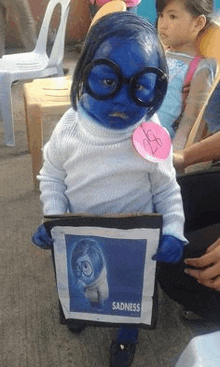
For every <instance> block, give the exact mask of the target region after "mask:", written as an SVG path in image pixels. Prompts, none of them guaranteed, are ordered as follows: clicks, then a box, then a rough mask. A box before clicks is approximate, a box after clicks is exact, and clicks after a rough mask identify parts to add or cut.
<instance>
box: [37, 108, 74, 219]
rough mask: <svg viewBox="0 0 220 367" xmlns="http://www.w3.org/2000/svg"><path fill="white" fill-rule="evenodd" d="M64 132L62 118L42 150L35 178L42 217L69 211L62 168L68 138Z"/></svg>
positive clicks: (63, 120)
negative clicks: (41, 157) (37, 183)
mask: <svg viewBox="0 0 220 367" xmlns="http://www.w3.org/2000/svg"><path fill="white" fill-rule="evenodd" d="M64 117H65V115H64ZM66 130H67V127H66V126H65V118H62V119H61V120H60V122H59V123H58V124H57V126H56V128H55V129H54V131H53V133H52V135H51V138H50V140H49V141H48V142H47V143H46V145H45V147H44V150H43V158H44V163H43V167H42V169H41V170H40V173H39V175H38V176H37V178H38V180H39V181H40V191H41V195H40V200H41V202H42V203H43V213H44V215H59V214H64V213H67V212H68V211H69V201H68V198H67V197H66V195H65V191H66V184H65V177H66V171H65V169H64V167H63V165H64V161H65V146H66V145H68V144H67V142H66V141H65V140H66V136H68V134H66Z"/></svg>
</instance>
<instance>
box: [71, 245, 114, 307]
mask: <svg viewBox="0 0 220 367" xmlns="http://www.w3.org/2000/svg"><path fill="white" fill-rule="evenodd" d="M71 265H72V270H73V273H74V276H75V278H76V284H75V286H76V288H77V289H78V290H79V291H80V292H81V293H83V295H84V296H85V297H86V298H88V300H89V302H90V304H91V306H92V307H98V308H100V307H102V305H103V303H104V301H105V300H107V299H108V296H109V288H108V280H107V268H106V261H105V258H104V255H103V252H102V250H101V248H100V246H99V245H98V243H97V242H96V241H95V240H93V239H90V238H86V239H83V240H80V241H79V242H78V243H77V244H76V246H75V247H74V249H73V253H72V258H71Z"/></svg>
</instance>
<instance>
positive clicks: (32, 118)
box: [26, 105, 43, 189]
mask: <svg viewBox="0 0 220 367" xmlns="http://www.w3.org/2000/svg"><path fill="white" fill-rule="evenodd" d="M26 118H27V125H28V126H27V131H28V134H29V136H28V141H29V149H30V154H31V159H32V172H33V182H34V188H35V189H38V188H39V185H38V181H37V174H38V173H39V171H40V169H41V166H42V146H43V131H42V119H41V110H40V107H39V106H38V105H30V106H28V105H27V116H26Z"/></svg>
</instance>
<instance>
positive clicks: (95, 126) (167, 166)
mask: <svg viewBox="0 0 220 367" xmlns="http://www.w3.org/2000/svg"><path fill="white" fill-rule="evenodd" d="M166 73H167V66H166V60H165V56H164V52H163V48H162V46H161V45H160V42H159V41H158V38H157V35H156V32H155V30H154V28H153V27H152V26H151V24H150V23H149V22H147V21H146V20H144V19H142V18H140V17H138V16H136V15H135V14H133V13H130V12H126V11H124V12H117V13H112V14H108V15H106V16H104V17H102V18H101V19H99V20H98V21H97V22H96V23H95V24H94V25H93V26H92V27H91V30H90V32H89V33H88V35H87V38H86V40H85V43H84V47H83V49H82V52H81V56H80V58H79V60H78V62H77V65H76V68H75V73H74V76H73V83H72V89H71V101H72V107H71V108H70V109H69V110H68V111H67V112H66V113H65V114H64V116H63V117H62V118H61V120H60V122H59V123H58V124H57V126H56V128H55V129H54V131H53V133H52V136H51V138H50V140H49V141H48V142H47V144H46V145H45V147H44V164H43V167H42V169H41V171H40V174H39V175H38V179H39V181H40V190H41V196H40V198H41V201H42V203H43V212H44V215H59V214H64V213H67V212H70V213H75V214H79V213H80V214H82V213H86V214H92V215H99V216H100V215H103V216H105V215H108V214H116V215H118V214H119V213H121V214H122V213H124V214H129V213H154V212H157V213H160V214H162V215H163V229H162V238H161V241H160V244H159V248H158V251H157V253H156V254H155V256H154V260H156V261H168V262H177V261H179V259H180V258H181V256H182V252H183V248H184V246H185V244H186V243H187V241H186V239H185V237H184V235H183V226H184V214H183V207H182V199H181V195H180V188H179V186H178V184H177V182H176V174H175V170H174V168H173V164H172V149H171V151H170V153H169V154H168V156H167V158H166V159H164V160H152V161H150V160H146V159H144V158H143V157H142V156H141V155H140V154H139V153H138V152H137V151H136V150H135V148H134V145H133V142H132V135H133V132H134V130H135V129H136V128H138V127H139V126H140V125H141V124H142V122H143V121H145V120H149V119H150V118H152V121H153V122H154V123H155V124H156V126H157V127H158V128H159V129H162V130H163V128H162V127H161V126H160V123H159V120H158V118H157V116H156V114H155V112H156V111H157V109H158V108H159V107H160V105H161V103H162V101H163V98H164V95H165V93H166V88H167V76H166ZM153 115H154V116H153ZM146 116H147V117H146ZM152 116H153V117H152ZM158 140H159V139H158ZM151 141H153V139H151ZM33 242H34V243H35V244H36V245H37V246H40V247H42V248H50V247H51V243H52V240H51V239H50V238H49V236H48V235H47V232H46V230H45V227H44V225H41V226H39V228H38V229H37V231H36V233H35V234H34V236H33ZM85 324H86V322H85ZM76 331H77V328H76ZM137 338H138V329H136V328H132V327H130V328H119V329H118V331H117V336H116V340H115V341H113V342H112V344H111V348H110V365H111V366H113V367H117V366H120V367H126V366H130V364H131V363H132V360H133V358H134V354H135V348H136V343H137Z"/></svg>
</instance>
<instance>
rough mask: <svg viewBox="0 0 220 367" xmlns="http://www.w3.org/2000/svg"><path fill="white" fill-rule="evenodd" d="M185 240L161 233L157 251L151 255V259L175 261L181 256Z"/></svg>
mask: <svg viewBox="0 0 220 367" xmlns="http://www.w3.org/2000/svg"><path fill="white" fill-rule="evenodd" d="M185 244H186V242H183V241H180V240H179V239H178V238H176V237H174V236H171V235H168V234H165V235H163V237H162V239H161V241H160V244H159V247H158V250H157V253H156V254H155V255H154V256H153V257H152V259H153V260H156V261H161V262H167V263H177V262H178V261H180V259H181V257H182V256H183V248H184V246H185Z"/></svg>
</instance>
